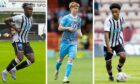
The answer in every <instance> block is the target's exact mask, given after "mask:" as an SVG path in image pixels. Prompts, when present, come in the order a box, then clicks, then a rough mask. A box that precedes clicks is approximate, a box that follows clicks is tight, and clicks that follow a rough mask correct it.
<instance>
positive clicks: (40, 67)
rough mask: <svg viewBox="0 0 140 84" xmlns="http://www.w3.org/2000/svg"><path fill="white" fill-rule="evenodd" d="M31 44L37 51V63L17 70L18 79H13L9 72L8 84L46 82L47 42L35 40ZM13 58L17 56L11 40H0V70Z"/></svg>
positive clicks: (41, 83) (38, 83)
mask: <svg viewBox="0 0 140 84" xmlns="http://www.w3.org/2000/svg"><path fill="white" fill-rule="evenodd" d="M30 44H31V46H32V48H33V50H34V53H35V63H34V64H33V65H31V66H29V67H27V68H25V69H23V70H20V71H17V73H16V76H17V79H16V80H13V79H12V78H11V77H10V75H9V74H8V77H7V83H6V84H45V42H43V41H33V42H30ZM13 58H15V54H14V50H13V47H12V45H11V42H5V41H4V42H3V41H0V71H2V70H3V69H5V67H6V66H7V65H8V64H9V62H10V61H11V59H13ZM24 58H25V57H24ZM24 60H25V59H24ZM0 84H2V81H1V83H0Z"/></svg>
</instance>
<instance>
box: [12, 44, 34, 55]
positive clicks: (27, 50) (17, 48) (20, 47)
mask: <svg viewBox="0 0 140 84" xmlns="http://www.w3.org/2000/svg"><path fill="white" fill-rule="evenodd" d="M12 45H13V47H14V50H15V54H17V51H21V52H24V55H26V56H27V54H29V53H33V49H32V48H31V46H30V44H29V42H28V43H21V42H14V43H12Z"/></svg>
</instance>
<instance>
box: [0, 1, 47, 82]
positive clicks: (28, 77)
mask: <svg viewBox="0 0 140 84" xmlns="http://www.w3.org/2000/svg"><path fill="white" fill-rule="evenodd" d="M27 2H28V3H32V4H33V9H34V13H33V27H32V29H31V31H30V33H29V40H30V41H31V42H30V44H31V46H32V48H33V50H34V53H35V60H36V62H35V63H34V64H33V65H32V66H30V67H28V68H26V69H23V70H21V71H19V72H17V74H16V75H17V80H16V81H13V80H12V79H11V78H10V76H9V75H8V78H7V82H8V83H10V84H25V82H26V84H45V58H46V57H45V56H46V55H45V52H46V51H45V36H46V34H45V33H46V30H45V24H46V23H45V22H46V19H45V18H46V17H45V15H46V14H45V11H46V10H45V9H46V3H45V2H46V1H45V0H0V63H1V67H0V72H1V71H2V70H3V69H5V68H6V66H7V65H8V63H9V62H10V61H11V59H13V58H15V53H14V50H13V47H12V45H11V37H8V36H6V35H7V34H10V31H9V29H8V27H7V26H6V25H5V24H4V19H5V18H7V17H10V16H14V15H17V14H22V13H23V9H22V4H23V3H27Z"/></svg>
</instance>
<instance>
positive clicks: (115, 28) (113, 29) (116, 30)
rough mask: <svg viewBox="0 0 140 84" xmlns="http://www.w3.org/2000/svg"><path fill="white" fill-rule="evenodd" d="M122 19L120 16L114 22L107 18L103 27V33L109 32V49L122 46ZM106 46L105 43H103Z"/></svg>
mask: <svg viewBox="0 0 140 84" xmlns="http://www.w3.org/2000/svg"><path fill="white" fill-rule="evenodd" d="M124 22H125V20H124V18H123V17H122V16H120V17H119V19H118V20H117V21H116V20H114V19H113V17H112V16H109V17H108V18H107V19H106V21H105V25H104V31H108V32H109V45H110V47H115V46H117V45H119V44H123V33H122V30H123V25H124ZM105 46H106V43H105Z"/></svg>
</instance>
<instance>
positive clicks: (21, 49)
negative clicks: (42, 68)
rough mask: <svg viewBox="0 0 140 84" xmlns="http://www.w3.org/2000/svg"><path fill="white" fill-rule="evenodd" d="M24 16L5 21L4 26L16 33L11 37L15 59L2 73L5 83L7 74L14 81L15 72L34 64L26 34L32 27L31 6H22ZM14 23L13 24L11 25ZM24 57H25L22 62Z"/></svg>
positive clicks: (26, 4)
mask: <svg viewBox="0 0 140 84" xmlns="http://www.w3.org/2000/svg"><path fill="white" fill-rule="evenodd" d="M22 7H23V9H24V14H21V15H16V16H13V17H9V18H6V19H5V24H6V25H7V26H8V27H9V29H10V30H14V31H16V32H15V33H14V34H13V36H12V41H13V42H12V45H13V48H14V50H15V54H16V58H15V59H13V60H12V61H11V62H10V64H9V65H8V66H7V67H6V69H5V70H3V71H2V80H3V81H4V82H6V77H7V74H8V72H9V73H10V74H11V77H12V78H13V79H16V76H15V72H16V71H17V70H20V69H23V68H25V67H27V66H29V65H31V64H32V63H34V53H33V50H32V48H31V46H30V44H29V41H28V33H29V31H30V29H31V27H32V12H33V8H32V4H29V3H24V4H23V6H22ZM13 23H14V24H13ZM24 55H25V56H26V57H27V60H26V61H23V62H22V63H21V61H22V60H23V57H24Z"/></svg>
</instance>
